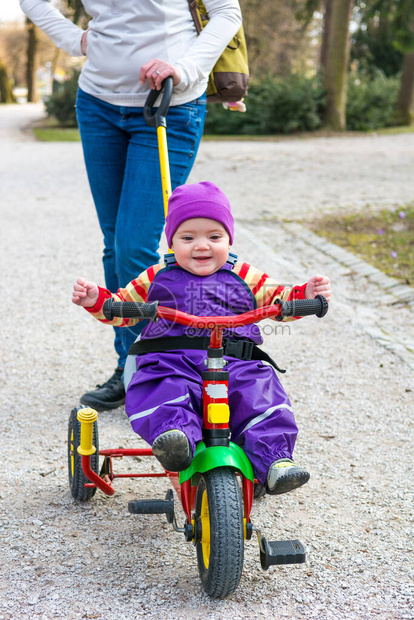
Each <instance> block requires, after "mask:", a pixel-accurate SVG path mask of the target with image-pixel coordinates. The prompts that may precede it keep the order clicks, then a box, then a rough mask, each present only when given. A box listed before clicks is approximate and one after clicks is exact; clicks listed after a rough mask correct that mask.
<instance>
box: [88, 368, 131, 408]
mask: <svg viewBox="0 0 414 620" xmlns="http://www.w3.org/2000/svg"><path fill="white" fill-rule="evenodd" d="M123 372H124V369H123V368H122V367H119V368H117V369H116V370H115V372H114V374H113V375H112V377H111V378H110V379H108V381H106V382H105V383H103V384H102V385H97V386H96V390H91V391H90V392H86V394H84V395H83V396H81V399H80V401H81V403H82V405H87V406H88V407H92V408H93V409H96V410H97V411H105V410H106V409H116V408H117V407H120V406H121V405H123V404H124V402H125V387H124V382H123V380H122V373H123Z"/></svg>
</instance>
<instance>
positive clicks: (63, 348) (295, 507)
mask: <svg viewBox="0 0 414 620" xmlns="http://www.w3.org/2000/svg"><path fill="white" fill-rule="evenodd" d="M39 113H40V107H39V106H37V107H36V106H35V107H30V106H23V107H22V106H2V107H1V108H0V138H1V141H0V171H1V172H0V174H1V188H2V192H1V193H2V201H1V233H0V234H1V243H0V255H1V261H2V262H1V264H2V265H3V277H2V280H1V285H0V286H1V293H2V299H3V300H5V301H6V300H7V308H6V310H5V311H4V312H3V315H4V318H3V328H2V335H1V340H2V347H1V350H2V369H3V370H2V375H3V385H2V390H1V394H0V406H1V416H0V433H1V434H0V436H1V447H2V456H3V464H4V465H5V466H4V467H3V475H2V485H1V487H0V549H1V562H0V567H1V568H0V570H1V580H0V620H5V619H9V618H13V620H16V619H17V620H20V619H26V618H27V619H33V618H36V619H37V618H39V619H40V618H41V619H43V620H49V619H52V618H58V619H62V620H66V619H69V620H72V619H73V620H75V619H78V618H101V619H104V620H107V619H108V620H112V619H115V618H116V619H117V620H123V619H125V620H130V619H132V618H136V617H140V616H146V617H147V618H153V619H158V618H165V617H166V616H168V617H169V618H171V620H176V619H177V620H178V619H180V618H184V617H185V618H191V619H201V618H209V619H212V620H230V619H231V620H233V619H237V618H249V619H250V618H258V619H259V618H265V617H267V618H272V619H275V620H282V619H283V620H284V619H289V620H290V619H292V620H299V619H302V618H315V619H317V620H343V619H346V620H366V619H368V618H378V619H380V620H403V619H405V620H409V619H411V620H412V619H414V605H413V603H414V601H413V593H414V592H413V577H414V569H413V531H412V515H413V486H414V485H413V470H414V463H413V460H414V459H413V445H412V439H413V420H412V413H413V409H414V407H413V404H414V398H413V394H414V375H413V363H412V360H413V358H412V355H413V349H414V347H412V346H411V343H412V342H413V341H414V325H413V320H412V316H413V312H412V306H410V305H409V304H404V303H403V302H402V298H401V295H400V294H399V293H398V290H396V289H395V290H393V289H392V287H388V288H387V289H385V288H384V287H383V286H382V284H381V281H380V280H378V279H377V282H376V281H375V278H371V279H368V278H367V277H365V276H364V275H363V273H364V264H362V265H361V263H358V262H357V263H356V264H355V265H353V266H352V264H351V263H350V262H349V257H348V258H347V257H346V256H344V255H343V254H342V255H341V253H340V252H338V253H336V251H335V249H332V248H330V247H329V246H326V245H325V246H324V245H323V244H322V243H321V244H320V247H318V242H317V240H316V242H315V237H314V236H308V235H307V234H306V231H305V232H304V230H305V229H303V228H302V227H300V226H299V227H298V226H297V224H296V223H293V224H292V222H290V223H289V222H287V221H286V220H296V219H302V218H303V216H310V215H311V214H313V213H315V212H319V211H320V210H323V211H326V210H328V209H333V210H339V209H342V208H365V206H366V205H367V204H370V205H373V206H375V205H400V204H405V203H407V202H408V201H411V200H413V199H414V176H413V174H412V170H413V164H414V134H407V135H399V136H373V137H369V136H366V137H365V136H363V137H358V136H357V137H355V136H354V137H343V138H330V139H328V138H322V139H315V138H310V139H307V140H294V139H291V140H286V141H278V142H249V143H247V142H240V143H236V144H235V143H229V142H220V143H215V142H205V143H204V144H203V145H202V148H201V152H200V156H199V158H198V161H197V164H196V166H195V168H194V171H193V174H192V180H193V181H197V180H203V179H209V180H212V181H215V182H216V183H218V184H219V185H220V186H221V187H223V189H224V190H225V191H226V192H227V193H228V195H229V197H230V199H231V202H232V204H233V208H234V211H235V214H236V219H237V225H236V231H237V234H236V239H237V246H236V250H237V251H238V252H239V254H240V255H242V256H243V257H245V258H246V259H248V260H249V261H251V262H252V263H253V264H257V265H258V266H263V267H264V268H265V269H266V270H267V271H268V272H270V273H272V274H274V275H275V276H277V277H279V278H280V279H281V280H282V281H284V282H286V283H300V282H303V281H305V280H306V278H307V277H308V276H309V275H310V274H312V273H315V272H326V273H327V274H328V275H329V276H330V277H331V280H332V285H333V290H334V300H333V301H332V304H331V308H330V311H329V313H328V315H327V317H326V318H325V319H323V320H319V319H316V318H314V317H312V318H308V319H303V320H302V321H299V322H297V323H295V324H294V325H291V326H289V328H288V329H285V330H283V331H282V329H281V326H275V325H273V326H272V327H273V332H272V333H271V334H269V336H268V337H267V340H266V348H267V350H268V351H269V352H270V353H271V354H272V355H273V356H274V357H275V358H276V359H277V360H278V361H279V362H280V364H281V365H282V366H284V367H285V368H287V369H288V372H287V373H286V375H284V378H283V382H284V385H285V387H286V388H287V390H288V392H289V394H290V396H291V398H292V401H293V404H294V408H295V411H296V417H297V420H298V424H299V428H300V435H299V440H298V443H297V449H296V453H295V456H296V459H297V461H298V462H300V463H303V464H305V465H306V466H307V467H308V468H309V469H310V471H311V474H312V477H311V480H310V482H309V484H307V485H306V486H305V487H303V488H301V489H299V490H298V491H296V492H295V493H290V494H287V495H285V496H281V497H280V498H275V497H266V498H265V499H263V500H261V501H259V502H257V503H256V504H255V506H254V510H253V514H252V519H253V522H254V524H255V525H257V526H258V527H260V529H261V530H262V532H263V533H264V534H265V536H266V537H267V538H268V539H270V540H275V539H283V538H293V537H295V538H296V537H297V538H299V539H300V540H302V541H303V543H304V544H305V546H306V548H307V562H306V564H304V565H298V566H293V567H274V568H272V569H270V570H269V571H267V572H263V571H262V570H261V568H260V562H259V552H258V546H257V543H256V541H255V540H251V541H250V542H248V543H246V559H245V567H244V572H243V576H242V581H241V584H240V586H239V589H238V591H237V592H236V594H235V595H233V596H231V597H229V598H228V599H227V600H224V601H211V600H209V599H208V598H207V597H206V596H205V594H204V593H203V591H202V589H201V586H200V584H199V579H198V574H197V568H196V559H195V552H194V549H193V548H192V546H191V545H190V544H187V543H185V542H184V540H183V539H182V535H180V534H176V533H175V532H173V531H172V529H171V527H170V526H169V525H168V524H167V523H166V521H165V519H164V518H162V517H158V516H154V517H151V516H144V517H141V518H140V517H134V516H132V515H129V514H128V512H127V502H128V500H130V499H133V498H144V497H163V496H164V494H165V491H166V489H167V488H168V483H167V482H166V481H165V480H162V479H161V480H160V481H155V482H154V481H153V480H144V481H143V482H140V483H139V484H138V483H134V481H133V480H132V481H131V480H123V481H117V483H116V493H115V495H114V497H112V498H107V497H106V496H104V495H103V494H102V493H100V492H99V491H98V492H97V494H96V496H95V498H94V499H93V500H92V501H91V502H90V503H88V504H87V505H80V504H77V503H75V502H74V501H73V500H72V498H71V496H70V494H69V492H68V485H67V466H66V432H67V420H68V416H69V412H70V410H71V409H72V407H73V406H75V405H77V403H78V400H77V399H78V395H79V394H81V393H82V392H83V391H84V390H85V389H86V388H89V387H90V386H93V385H94V384H95V383H98V382H100V381H102V380H105V379H106V378H107V376H108V374H109V373H110V372H111V371H112V369H113V366H114V355H113V350H112V333H111V332H112V330H110V329H108V328H106V327H105V326H101V325H98V324H97V323H94V322H93V321H92V320H91V319H90V318H89V317H87V316H86V315H85V314H83V313H82V312H81V311H80V310H79V309H78V308H76V307H75V306H73V305H72V304H71V303H70V291H71V286H72V283H73V281H74V279H75V278H76V276H78V275H87V276H88V277H91V278H95V279H97V280H98V281H102V269H101V265H100V255H101V252H102V240H101V236H100V233H99V230H98V225H97V221H96V216H95V214H94V210H93V205H92V201H91V197H90V195H89V189H88V185H87V180H86V174H85V171H84V168H83V161H82V154H81V148H80V145H79V144H57V143H55V144H52V143H51V144H44V143H36V142H34V141H32V140H30V139H29V137H28V136H27V134H22V133H21V132H20V131H19V130H18V129H16V128H18V127H19V126H21V125H22V124H25V123H26V122H27V121H28V120H30V119H33V118H34V117H36V116H38V115H39ZM234 153H236V154H234ZM281 220H284V221H283V222H282V221H281ZM347 260H348V262H347ZM365 267H366V266H365ZM368 271H369V270H368ZM406 293H407V291H406ZM407 295H408V297H409V291H408V293H407ZM408 301H409V299H408ZM270 327H271V325H270V324H269V326H268V329H269V330H270ZM99 432H100V443H101V446H102V447H121V446H122V447H135V446H137V445H141V444H143V442H142V441H141V440H139V439H137V438H136V436H135V435H134V434H133V433H132V431H131V429H130V426H129V423H128V421H127V419H126V416H125V413H124V411H123V409H122V408H121V409H118V410H116V411H114V412H112V413H109V412H106V413H102V414H100V416H99ZM146 466H147V467H148V466H152V465H148V462H147V465H146ZM153 466H154V468H155V465H153ZM118 467H119V471H128V470H129V469H130V468H132V469H138V470H141V469H142V468H143V467H145V463H144V464H142V463H137V462H135V461H129V460H128V459H125V460H124V461H122V462H121V463H120V464H119V466H118ZM177 517H178V521H179V524H182V522H183V514H182V512H181V510H180V509H179V507H178V506H177Z"/></svg>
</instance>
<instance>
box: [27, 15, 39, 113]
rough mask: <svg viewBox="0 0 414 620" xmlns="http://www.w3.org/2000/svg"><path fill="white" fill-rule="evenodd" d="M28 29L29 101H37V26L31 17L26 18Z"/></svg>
mask: <svg viewBox="0 0 414 620" xmlns="http://www.w3.org/2000/svg"><path fill="white" fill-rule="evenodd" d="M26 30H27V64H26V81H27V101H29V102H32V103H35V102H36V101H37V76H36V70H37V31H36V26H35V25H34V24H33V22H31V21H30V19H29V18H28V17H27V18H26Z"/></svg>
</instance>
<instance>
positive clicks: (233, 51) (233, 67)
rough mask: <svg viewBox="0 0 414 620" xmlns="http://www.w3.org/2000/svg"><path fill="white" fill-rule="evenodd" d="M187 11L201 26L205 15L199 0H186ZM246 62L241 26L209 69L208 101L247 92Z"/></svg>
mask: <svg viewBox="0 0 414 620" xmlns="http://www.w3.org/2000/svg"><path fill="white" fill-rule="evenodd" d="M188 5H189V7H190V12H191V15H192V18H193V21H194V24H195V27H196V30H197V34H200V32H201V31H202V30H203V28H204V27H205V26H206V25H207V23H208V21H209V16H208V14H207V11H206V7H205V6H204V4H203V2H202V1H201V0H188ZM248 84H249V65H248V60H247V47H246V39H245V36H244V30H243V26H241V27H240V30H239V31H238V33H237V34H236V35H235V36H234V37H233V39H232V40H231V41H230V43H229V44H228V45H227V47H226V48H225V50H224V51H223V52H222V54H221V56H220V58H219V59H218V60H217V62H216V64H215V65H214V67H213V70H212V72H211V73H210V77H209V81H208V86H207V101H208V103H228V102H232V101H239V100H240V99H243V97H245V96H246V95H247V88H248Z"/></svg>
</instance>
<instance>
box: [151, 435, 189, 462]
mask: <svg viewBox="0 0 414 620" xmlns="http://www.w3.org/2000/svg"><path fill="white" fill-rule="evenodd" d="M152 453H153V455H154V456H155V457H156V458H157V459H158V460H159V462H160V463H161V465H162V466H163V467H164V468H165V469H167V470H168V471H183V470H184V469H187V467H189V466H190V464H191V461H192V460H193V455H192V453H191V448H190V443H189V441H188V439H187V437H186V435H185V434H184V433H183V432H182V431H178V430H172V431H166V432H165V433H161V435H158V437H156V438H155V439H154V443H153V444H152Z"/></svg>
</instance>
